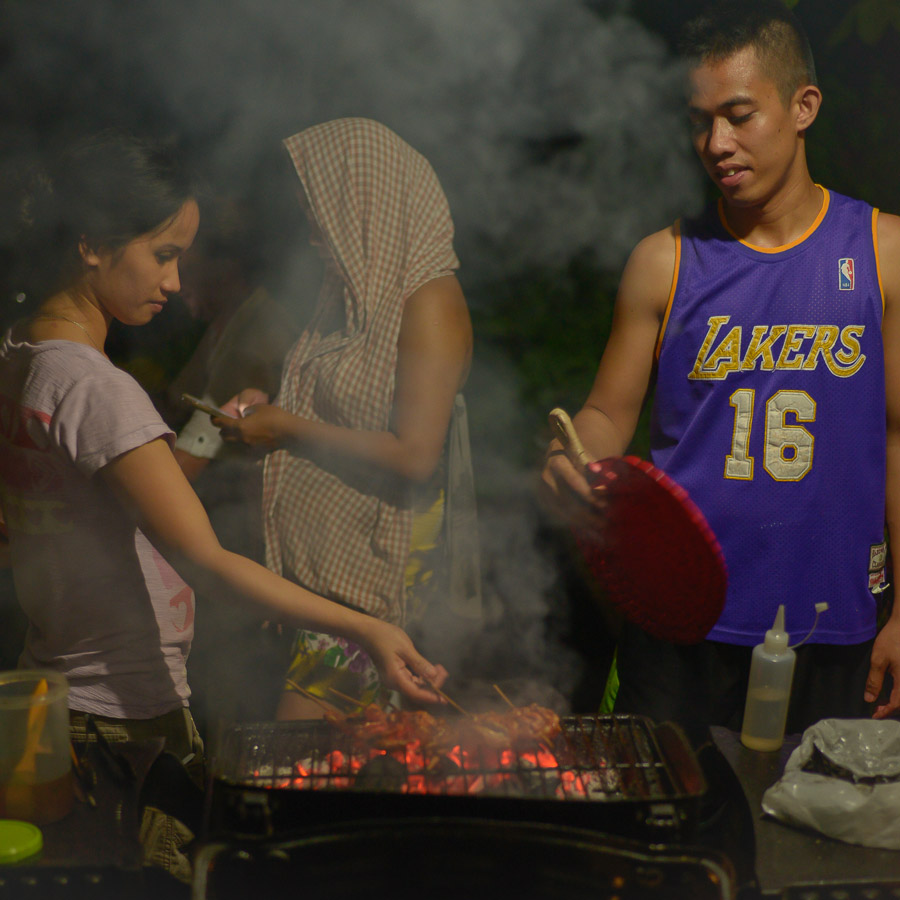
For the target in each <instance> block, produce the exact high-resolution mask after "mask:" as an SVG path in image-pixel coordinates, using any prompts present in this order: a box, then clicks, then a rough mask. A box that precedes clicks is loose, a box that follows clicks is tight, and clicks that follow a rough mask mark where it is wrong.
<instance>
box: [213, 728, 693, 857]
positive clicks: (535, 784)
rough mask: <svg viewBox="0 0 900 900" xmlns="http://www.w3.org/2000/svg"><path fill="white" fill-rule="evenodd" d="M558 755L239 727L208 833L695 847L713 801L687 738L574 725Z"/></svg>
mask: <svg viewBox="0 0 900 900" xmlns="http://www.w3.org/2000/svg"><path fill="white" fill-rule="evenodd" d="M561 725H562V729H561V733H560V734H559V735H558V736H557V738H556V740H555V743H554V745H553V746H552V747H546V748H544V747H537V746H533V747H517V748H514V749H513V748H509V749H506V750H503V751H500V750H492V749H490V748H484V747H482V748H476V749H474V750H471V749H470V750H467V755H466V756H465V757H464V758H462V757H461V756H460V755H459V754H454V753H452V752H440V753H437V752H434V753H424V754H423V753H421V752H419V751H418V750H415V751H414V752H410V751H409V748H407V749H405V750H402V751H379V750H375V749H371V748H367V749H362V748H360V747H359V746H357V745H355V744H354V743H353V741H352V740H351V738H350V737H349V736H348V735H346V734H344V733H342V732H341V731H339V730H338V729H336V728H334V726H332V725H330V724H328V723H325V722H265V723H250V724H246V723H245V724H238V725H233V726H231V727H230V728H228V729H227V730H226V731H225V733H224V734H223V735H222V739H221V741H220V742H219V745H218V748H217V751H216V753H215V754H214V758H213V761H212V772H213V776H214V777H213V788H212V791H211V793H210V812H209V819H208V825H209V827H208V832H209V834H211V835H214V836H216V835H219V836H236V837H249V838H256V837H272V836H285V835H290V834H292V833H299V832H302V831H303V830H304V829H308V828H310V827H321V826H322V825H323V824H327V823H340V822H346V821H352V820H361V819H369V820H371V819H378V818H402V817H404V816H415V817H441V818H460V819H462V818H469V819H472V818H474V819H492V820H501V821H517V822H529V821H530V822H543V823H556V824H560V825H568V826H573V827H582V828H588V829H593V830H600V831H604V832H610V833H615V834H619V835H622V836H626V837H629V836H630V837H634V838H638V839H641V840H661V841H672V840H683V839H684V838H686V837H689V836H690V833H691V830H692V828H693V826H694V824H695V821H696V812H697V807H698V804H699V800H700V798H701V797H702V795H703V794H704V792H705V791H706V782H705V779H704V776H703V772H702V770H701V768H700V766H699V764H698V762H697V759H696V757H695V756H694V754H693V751H692V750H691V749H690V747H689V745H688V743H687V740H686V739H685V737H684V734H683V733H682V732H681V730H680V729H679V728H678V726H676V725H673V724H671V723H663V724H662V725H654V724H653V723H652V722H651V721H650V720H649V719H646V718H644V717H641V716H626V715H611V716H568V717H564V718H562V720H561Z"/></svg>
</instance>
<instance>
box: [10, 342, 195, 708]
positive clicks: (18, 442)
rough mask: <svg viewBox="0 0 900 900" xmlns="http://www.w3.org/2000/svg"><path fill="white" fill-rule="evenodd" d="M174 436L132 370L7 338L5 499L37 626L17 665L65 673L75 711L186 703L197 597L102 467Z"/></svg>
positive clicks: (22, 583)
mask: <svg viewBox="0 0 900 900" xmlns="http://www.w3.org/2000/svg"><path fill="white" fill-rule="evenodd" d="M159 437H165V438H166V439H167V440H168V441H169V442H170V443H171V442H172V440H173V438H174V435H173V433H172V432H171V431H170V429H169V428H168V426H167V425H166V424H165V422H164V421H163V420H162V419H161V418H160V416H159V414H158V413H157V412H156V409H155V408H154V406H153V404H152V403H151V401H150V398H149V397H148V396H147V394H146V393H145V392H144V391H143V389H142V388H141V387H140V385H139V384H138V383H137V382H136V381H135V380H134V379H133V378H132V377H131V376H130V375H128V374H127V373H126V372H123V371H122V370H121V369H118V368H116V367H115V366H114V365H113V364H112V363H111V362H110V361H109V360H108V359H107V358H106V357H105V356H103V355H102V354H100V353H98V352H97V351H96V350H94V349H93V348H91V347H87V346H85V345H83V344H78V343H75V342H73V341H59V340H56V341H41V342H40V343H37V344H29V343H24V342H23V343H16V342H14V341H12V339H11V338H10V336H9V335H7V336H6V337H5V338H4V340H3V343H2V344H0V502H2V507H3V512H4V516H5V518H6V522H7V527H8V529H9V533H10V542H11V555H12V564H13V575H14V578H15V587H16V594H17V597H18V600H19V603H20V604H21V606H22V608H23V610H24V611H25V614H26V615H27V616H28V620H29V627H28V632H27V636H26V640H25V650H24V652H23V654H22V657H21V659H20V665H22V666H27V667H42V668H50V669H55V670H56V671H58V672H62V673H63V674H64V675H65V676H66V677H67V678H68V680H69V683H70V686H71V690H70V694H69V706H70V708H72V709H78V710H83V711H85V712H93V713H97V714H100V715H106V716H115V717H121V718H137V719H143V718H151V717H153V716H157V715H161V714H163V713H166V712H169V711H171V710H173V709H177V708H179V707H181V706H186V705H187V702H188V697H189V696H190V689H189V688H188V684H187V678H186V674H185V661H186V659H187V654H188V651H189V649H190V643H191V639H192V637H193V630H194V595H193V592H192V591H191V589H190V588H189V587H188V586H187V585H186V584H185V583H184V582H183V581H182V580H181V578H180V577H179V576H178V575H177V574H176V572H175V571H174V569H172V567H171V566H170V565H169V564H168V563H167V562H166V561H165V560H164V559H163V558H162V556H161V555H160V554H159V553H158V552H157V551H156V549H155V548H154V547H153V546H151V544H150V542H149V541H148V540H147V539H146V537H145V536H144V535H143V534H142V533H141V532H140V531H139V530H137V529H136V528H135V526H134V524H133V522H132V521H131V520H130V519H129V518H128V516H127V515H126V513H125V511H124V509H123V508H122V506H121V504H120V503H119V502H118V501H117V499H116V498H115V497H114V496H113V494H112V492H111V490H110V489H109V487H108V486H107V484H106V482H105V481H104V480H103V478H101V477H96V474H97V472H98V470H100V469H101V468H103V466H105V465H106V464H107V463H109V462H111V461H112V460H113V459H115V458H116V457H118V456H120V455H121V454H122V453H125V452H126V451H128V450H132V449H134V448H135V447H139V446H141V445H142V444H145V443H147V442H148V441H152V440H154V439H156V438H159Z"/></svg>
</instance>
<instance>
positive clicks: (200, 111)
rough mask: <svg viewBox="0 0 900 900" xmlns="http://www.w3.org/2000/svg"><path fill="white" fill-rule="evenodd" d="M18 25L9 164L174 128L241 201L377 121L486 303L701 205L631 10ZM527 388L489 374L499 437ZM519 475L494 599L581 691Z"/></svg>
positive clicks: (351, 6)
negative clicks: (422, 172)
mask: <svg viewBox="0 0 900 900" xmlns="http://www.w3.org/2000/svg"><path fill="white" fill-rule="evenodd" d="M0 15H2V17H3V20H2V21H0V109H2V111H3V116H2V120H3V121H2V125H0V142H2V146H3V147H4V148H5V153H6V155H7V157H22V156H27V155H29V154H34V153H38V152H40V150H41V148H42V147H43V146H44V143H45V139H46V138H47V136H48V135H52V134H54V133H55V132H58V131H59V130H60V129H62V128H64V127H65V128H71V127H73V126H78V127H81V128H88V127H94V126H97V125H103V124H107V123H109V122H111V121H112V122H117V123H120V124H123V125H146V124H147V123H148V122H152V123H156V124H158V125H159V126H160V127H164V128H167V129H171V130H172V131H174V132H177V133H181V134H183V135H184V136H185V138H186V141H187V145H188V146H189V147H190V148H192V150H193V152H196V153H197V154H199V155H202V156H203V157H204V161H205V162H206V163H207V164H208V165H209V167H210V169H211V170H212V171H214V172H215V173H216V178H217V180H218V181H219V182H220V183H223V184H232V185H233V186H234V187H235V188H237V187H238V186H239V185H240V183H241V179H242V178H243V177H245V175H246V173H247V171H248V169H249V168H251V167H252V163H253V160H254V159H255V158H256V156H257V154H258V153H259V152H260V149H261V148H262V147H264V146H266V145H269V144H272V143H273V142H277V141H278V140H280V139H281V138H283V137H286V136H287V135H289V134H292V133H294V132H296V131H299V130H301V129H303V128H304V127H307V126H309V125H312V124H314V123H316V122H319V121H323V120H326V119H330V118H334V117H338V116H350V115H352V116H369V117H372V118H375V119H379V120H381V121H382V122H384V123H385V124H387V125H389V126H390V127H392V128H393V129H394V130H395V131H397V132H398V133H399V134H400V135H401V136H402V137H404V138H405V139H406V140H407V141H408V142H409V143H410V144H412V145H413V146H414V147H416V148H417V149H418V150H420V151H421V152H422V153H423V154H424V155H425V156H426V157H427V158H428V159H429V160H430V161H431V163H432V165H433V166H434V168H435V170H436V171H437V173H438V175H439V177H440V179H441V182H442V184H443V186H444V189H445V191H446V193H447V195H448V198H449V201H450V206H451V209H452V211H453V215H454V220H455V222H456V228H457V241H456V246H457V251H458V254H459V256H460V259H461V261H462V268H461V270H460V276H461V279H462V281H463V284H464V286H466V285H479V284H481V285H483V284H488V283H489V282H491V281H492V280H494V279H499V278H503V277H504V276H508V275H512V274H516V273H518V272H520V271H521V270H523V268H526V267H528V266H535V265H537V266H555V265H562V264H565V263H566V262H567V261H568V260H570V259H571V258H572V257H573V256H575V255H576V254H583V253H585V252H587V253H588V254H590V255H591V256H592V257H593V258H594V259H595V260H596V262H597V264H598V265H599V266H601V267H603V268H606V269H618V268H619V267H620V266H621V265H622V263H623V261H624V258H625V256H626V254H627V253H628V251H629V250H630V248H631V247H632V246H633V245H634V244H635V243H636V241H637V240H638V239H639V238H640V237H642V236H643V235H644V234H646V233H648V232H649V231H652V230H655V229H658V228H661V227H663V226H664V225H666V224H668V223H669V222H670V221H671V220H672V219H674V218H675V217H676V216H677V215H680V214H683V213H685V212H689V211H691V210H692V209H695V208H696V207H697V206H698V204H699V202H700V199H701V178H700V175H699V174H698V172H697V169H696V167H695V164H694V163H693V160H692V158H691V151H690V148H689V146H688V143H687V141H686V140H685V138H684V135H683V132H682V128H681V118H682V113H681V109H682V104H681V82H680V76H679V71H678V67H677V65H676V63H675V62H674V61H673V60H672V58H671V57H670V56H669V55H668V54H667V51H666V48H665V45H664V43H663V42H662V40H661V39H660V38H658V37H656V36H654V35H652V34H650V33H649V32H648V31H647V30H646V29H645V28H644V27H643V26H642V25H640V24H639V23H638V22H637V21H636V20H635V19H634V18H632V17H630V16H629V15H628V3H627V0H618V2H617V0H607V2H594V3H593V4H591V5H589V4H588V3H586V2H579V0H526V2H523V0H490V2H483V0H440V2H413V0H378V2H359V0H328V2H298V0H193V2H186V0H155V2H153V3H120V2H118V0H91V2H89V3H77V2H76V3H72V2H71V0H40V2H36V3H6V4H3V8H2V12H0ZM480 296H484V295H483V294H482V295H480ZM587 301H588V298H586V302H587ZM483 302H486V303H488V304H489V299H487V300H485V301H483ZM527 314H528V311H527V310H523V315H527ZM599 351H600V348H599V347H598V356H599ZM478 364H479V361H478V360H477V359H476V365H478ZM480 364H481V365H485V362H483V361H482V362H481V363H480ZM514 378H515V374H514V369H513V368H512V367H510V366H507V365H505V364H504V363H503V362H502V361H497V364H496V367H495V366H494V362H493V361H492V362H491V371H487V372H486V371H482V372H481V373H480V374H478V373H476V375H475V377H474V379H473V382H472V383H473V385H477V388H478V394H477V396H470V406H480V408H481V412H480V414H479V415H478V416H477V418H478V419H480V420H486V419H489V418H492V415H491V414H490V413H486V412H485V410H490V409H493V408H496V410H497V416H496V417H495V418H496V419H497V420H498V421H500V422H504V421H507V420H508V419H510V417H512V418H513V419H514V418H515V414H514V413H512V414H510V413H507V412H506V410H509V409H510V405H512V406H514V404H515V396H516V385H515V383H514ZM504 458H505V453H504V449H503V448H502V447H497V448H495V449H493V450H490V451H488V452H487V455H486V456H485V457H482V458H481V459H480V460H477V466H478V470H479V471H480V472H487V473H498V475H499V482H498V483H500V484H502V485H503V490H506V491H508V492H509V503H508V505H506V506H505V508H500V507H498V508H495V509H487V508H485V509H484V520H483V530H484V533H485V534H489V535H490V538H489V539H486V540H485V542H484V552H485V566H486V571H487V572H488V573H489V577H490V582H491V584H490V586H489V591H488V593H489V594H490V595H491V598H489V599H491V603H492V605H493V606H496V603H497V602H499V601H498V600H497V598H496V597H495V596H493V595H494V594H498V595H502V596H501V598H500V599H501V601H502V602H505V603H507V604H508V605H509V606H511V607H514V608H515V609H516V611H517V613H518V615H519V619H518V621H519V625H520V627H519V631H518V638H519V639H520V640H522V641H523V642H524V643H525V644H527V645H528V646H527V647H523V649H522V652H523V653H527V655H528V656H529V658H531V659H533V660H535V667H536V669H537V667H538V666H539V660H540V659H544V660H547V661H548V662H547V665H548V666H549V667H550V669H551V670H552V671H550V673H549V674H550V675H551V676H552V677H553V678H554V679H556V680H557V681H559V680H560V679H562V680H570V679H572V678H574V677H575V676H574V674H573V673H574V670H575V669H576V668H577V664H576V663H575V662H574V661H573V658H572V656H571V655H570V654H568V655H567V653H566V652H565V651H562V650H559V649H557V648H554V649H553V650H552V652H547V653H544V654H541V652H540V647H539V646H538V645H539V643H540V641H539V640H538V639H537V634H538V632H537V630H536V628H537V625H535V627H530V626H529V625H527V624H523V622H524V621H525V620H528V621H530V622H532V623H540V621H541V618H542V616H543V615H544V614H545V613H546V604H545V601H544V600H543V597H544V594H545V592H546V588H547V586H548V585H549V584H551V583H552V581H553V573H552V571H549V570H548V569H547V568H546V564H545V568H544V569H543V570H541V565H542V563H541V561H540V560H539V558H538V557H537V556H536V555H535V554H533V553H531V552H530V551H529V547H530V546H532V545H533V534H534V531H535V523H534V521H533V517H532V516H530V515H528V514H518V513H517V512H514V514H511V515H510V514H507V512H506V510H513V511H519V510H521V509H522V508H523V506H527V498H528V497H530V496H531V494H532V492H533V487H534V482H533V473H519V472H509V471H508V470H507V469H506V468H505V466H504ZM498 483H495V484H494V485H493V491H492V493H493V494H494V495H495V496H496V494H497V485H498ZM513 551H514V552H513ZM523 557H525V558H527V565H523V564H522V559H523ZM551 659H552V660H553V662H552V663H550V662H549V660H551ZM529 674H531V675H537V674H539V673H538V672H537V671H532V672H531V673H529Z"/></svg>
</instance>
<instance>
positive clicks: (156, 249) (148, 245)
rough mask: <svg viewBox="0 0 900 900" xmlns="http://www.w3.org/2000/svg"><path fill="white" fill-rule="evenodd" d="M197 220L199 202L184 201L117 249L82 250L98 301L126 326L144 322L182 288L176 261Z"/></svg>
mask: <svg viewBox="0 0 900 900" xmlns="http://www.w3.org/2000/svg"><path fill="white" fill-rule="evenodd" d="M199 224H200V211H199V209H198V207H197V204H196V202H195V201H194V200H188V201H187V202H186V203H185V204H184V206H182V207H181V209H180V210H179V211H178V212H177V213H176V215H175V216H174V217H173V218H172V219H171V221H169V223H168V224H167V225H166V226H165V228H162V229H160V230H154V231H152V232H150V233H149V234H145V235H141V236H140V237H136V238H135V239H134V240H132V241H130V242H129V243H127V244H126V245H125V246H124V247H121V248H119V249H118V250H96V251H93V250H84V251H83V252H82V257H83V259H84V262H85V264H86V265H87V268H88V271H87V275H86V277H85V281H86V285H87V287H88V288H89V290H90V291H91V294H92V295H93V297H94V299H95V300H96V302H97V303H98V304H99V305H100V307H101V308H102V309H103V310H105V311H106V312H107V313H108V314H109V315H110V316H111V317H112V318H114V319H118V321H120V322H122V323H123V324H125V325H146V324H147V323H148V322H149V321H150V320H151V319H152V318H153V317H154V316H155V315H156V314H157V313H159V312H162V310H163V307H164V306H165V305H166V303H167V302H168V300H169V295H170V294H174V293H177V292H178V290H179V289H180V287H181V283H180V280H179V277H178V261H179V259H180V258H181V256H182V254H183V253H184V252H185V251H186V250H187V249H188V247H190V246H191V244H192V243H193V240H194V236H195V235H196V234H197V227H198V225H199Z"/></svg>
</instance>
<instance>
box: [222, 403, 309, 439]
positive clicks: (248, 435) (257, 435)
mask: <svg viewBox="0 0 900 900" xmlns="http://www.w3.org/2000/svg"><path fill="white" fill-rule="evenodd" d="M223 408H224V407H223ZM212 421H213V425H215V426H217V427H218V428H221V429H222V439H223V440H225V441H231V442H240V443H242V444H246V445H247V446H248V447H258V448H260V449H262V450H276V449H278V447H280V446H282V445H283V444H284V443H286V442H287V441H288V439H289V438H290V439H293V440H297V439H298V438H299V426H300V425H301V423H302V421H303V420H302V419H300V418H298V417H297V416H294V415H292V414H291V413H289V412H286V411H285V410H283V409H281V407H279V406H272V405H271V404H269V403H260V404H257V405H255V406H250V405H248V406H246V407H244V410H243V416H242V417H241V418H240V419H237V420H235V419H220V418H217V417H213V420H212Z"/></svg>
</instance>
